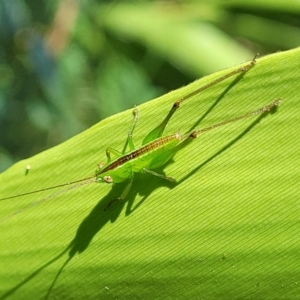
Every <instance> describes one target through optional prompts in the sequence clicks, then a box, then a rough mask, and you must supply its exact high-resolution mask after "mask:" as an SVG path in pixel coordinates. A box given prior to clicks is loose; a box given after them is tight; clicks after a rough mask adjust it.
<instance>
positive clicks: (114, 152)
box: [106, 147, 122, 163]
mask: <svg viewBox="0 0 300 300" xmlns="http://www.w3.org/2000/svg"><path fill="white" fill-rule="evenodd" d="M111 153H112V154H114V155H115V156H117V157H119V156H121V155H122V152H120V151H118V150H116V149H114V148H111V147H108V148H107V149H106V156H107V162H108V163H109V162H110V161H111Z"/></svg>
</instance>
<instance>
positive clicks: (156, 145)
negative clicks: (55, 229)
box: [0, 56, 281, 221]
mask: <svg viewBox="0 0 300 300" xmlns="http://www.w3.org/2000/svg"><path fill="white" fill-rule="evenodd" d="M255 63H256V56H255V57H254V58H253V59H252V61H250V62H249V63H247V64H246V65H244V66H242V67H240V68H238V69H236V70H234V71H232V72H229V73H227V74H225V75H223V76H222V77H219V78H217V79H216V80H214V81H212V82H210V83H208V84H206V85H204V86H201V87H200V88H198V89H196V90H194V91H193V92H191V93H189V94H187V95H185V96H184V97H182V98H180V99H179V100H177V101H176V102H174V104H173V106H172V108H171V110H170V111H169V113H168V114H167V116H166V117H165V118H164V120H163V121H162V122H161V123H160V124H159V125H158V126H157V127H155V128H154V129H153V130H152V131H150V132H149V133H148V134H147V135H146V137H145V138H144V140H143V142H142V146H141V147H139V148H137V149H136V148H135V147H134V143H133V139H132V136H133V131H134V129H135V126H136V123H137V120H138V109H137V108H136V107H135V108H134V110H133V115H134V120H133V124H132V127H131V129H130V131H129V133H128V137H127V139H126V142H125V145H124V148H123V150H122V152H120V151H118V150H116V149H114V148H107V149H106V156H107V161H106V163H101V164H99V168H98V169H97V170H96V172H95V174H94V175H93V176H90V177H86V178H83V179H80V180H76V181H72V182H68V183H63V184H60V185H56V186H51V187H48V188H44V189H40V190H36V191H32V192H27V193H23V194H18V195H14V196H10V197H5V198H0V200H8V199H12V198H16V197H20V196H25V195H30V194H34V193H38V192H42V191H47V190H50V189H54V188H59V187H63V186H69V187H68V188H66V189H63V190H60V191H58V192H57V193H54V194H52V195H50V196H47V197H45V198H43V199H40V200H38V201H36V202H34V203H32V204H30V205H28V206H25V207H24V208H22V209H20V210H18V211H16V212H14V213H12V214H10V215H8V216H7V217H5V218H4V219H2V220H0V221H4V220H7V219H9V218H11V217H12V216H14V215H16V214H18V213H20V212H23V211H24V210H26V209H28V208H30V207H32V206H35V205H37V204H39V203H41V202H44V201H46V200H49V199H51V198H54V197H55V196H57V195H59V194H62V193H64V192H66V191H69V190H72V189H75V188H77V187H79V186H82V185H85V184H89V183H92V182H96V183H108V184H114V183H120V182H123V181H128V183H127V185H126V187H125V189H124V190H123V192H122V193H121V195H119V197H117V198H116V199H114V200H123V199H125V198H126V196H127V194H128V193H129V191H130V189H131V187H132V183H133V179H134V173H141V172H142V173H149V174H152V175H154V176H158V177H160V178H163V179H166V180H169V181H175V180H174V179H173V178H172V177H168V176H165V175H162V174H160V173H157V172H155V171H154V170H155V169H157V168H159V167H161V166H163V165H165V164H166V163H167V162H168V161H170V160H171V159H172V158H173V156H174V155H175V154H176V153H177V152H178V151H179V150H181V149H182V148H183V147H185V146H186V145H188V144H189V143H190V142H191V141H193V140H194V139H195V138H196V137H197V136H198V135H200V134H202V133H204V132H207V131H210V130H212V129H215V128H218V127H221V126H224V125H226V124H229V123H232V122H235V121H237V120H242V119H246V118H248V117H251V116H255V115H258V114H262V113H268V112H270V111H271V110H272V109H273V108H276V107H277V106H278V105H279V104H280V102H281V99H277V100H274V101H273V102H272V103H270V104H268V105H265V106H264V107H262V108H259V109H257V110H254V111H251V112H249V113H246V114H243V115H240V116H237V117H234V118H232V119H228V120H225V121H222V122H220V123H217V124H214V125H211V126H209V127H206V128H203V129H198V130H193V131H192V132H189V133H186V134H181V133H179V132H177V133H175V134H171V135H167V136H163V132H164V130H165V128H166V126H167V124H168V122H169V120H170V119H171V117H172V116H173V114H174V113H175V111H176V110H177V109H178V108H179V107H180V105H181V103H182V102H183V101H185V100H187V99H188V98H190V97H192V96H194V95H197V94H199V93H200V92H202V91H204V90H206V89H208V88H209V87H211V86H213V85H215V84H218V83H219V82H221V81H223V80H225V79H227V78H229V77H231V76H234V75H237V74H240V73H244V72H247V71H248V70H249V69H251V68H252V67H253V66H254V65H255ZM128 146H129V152H126V149H127V147H128ZM112 155H114V156H115V158H114V159H112ZM70 185H71V186H70ZM111 203H112V201H111V202H110V203H109V204H108V206H107V207H109V206H110V204H111Z"/></svg>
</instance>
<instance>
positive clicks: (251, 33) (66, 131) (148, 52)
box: [0, 0, 300, 170]
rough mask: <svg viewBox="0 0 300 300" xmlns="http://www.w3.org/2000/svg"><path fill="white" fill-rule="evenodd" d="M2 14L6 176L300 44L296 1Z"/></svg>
mask: <svg viewBox="0 0 300 300" xmlns="http://www.w3.org/2000/svg"><path fill="white" fill-rule="evenodd" d="M0 14H1V18H0V22H1V26H0V30H1V31H0V53H1V55H0V76H1V89H0V128H1V139H0V170H4V169H6V168H7V167H8V166H9V165H11V164H12V163H13V162H15V161H17V160H19V159H22V158H26V157H29V156H31V155H33V154H35V153H38V152H40V151H41V150H44V149H46V148H48V147H51V146H53V145H56V144H58V143H60V142H61V141H63V140H65V139H67V138H69V137H71V136H73V135H74V134H76V133H78V132H81V131H82V130H84V129H85V128H88V127H89V126H91V125H93V124H95V123H96V122H98V121H99V120H101V119H102V118H105V117H107V116H109V115H112V114H114V113H116V112H119V111H122V110H124V109H126V108H131V107H133V106H134V105H138V104H140V103H142V102H144V101H146V100H149V99H152V98H154V97H155V96H158V95H160V94H163V93H165V92H167V91H169V90H172V89H175V88H178V87H181V86H183V85H185V84H187V83H189V82H191V81H193V80H194V79H195V78H198V77H201V76H203V75H205V74H209V73H212V72H214V71H216V70H219V69H222V68H225V67H228V66H232V65H235V64H236V63H240V62H242V61H245V60H249V59H250V58H251V57H252V56H253V54H254V53H256V52H259V53H261V54H262V55H264V54H267V53H271V52H276V51H279V50H286V49H290V48H293V47H295V46H298V45H299V40H300V29H299V26H300V24H299V23H300V22H299V4H297V2H295V1H292V0H287V1H263V2H261V1H253V0H252V1H251V0H247V1H242V2H241V1H184V2H180V1H136V2H134V1H121V2H105V1H95V0H94V1H75V0H74V1H70V0H69V1H60V2H59V1H39V2H38V3H37V2H36V1H23V0H16V1H10V0H3V1H1V3H0ZM157 109H159V108H157Z"/></svg>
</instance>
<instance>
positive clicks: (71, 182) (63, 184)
mask: <svg viewBox="0 0 300 300" xmlns="http://www.w3.org/2000/svg"><path fill="white" fill-rule="evenodd" d="M92 178H95V175H93V176H89V177H86V178H83V179H79V180H75V181H70V182H67V183H62V184H58V185H55V186H50V187H47V188H44V189H40V190H36V191H32V192H26V193H22V194H17V195H14V196H9V197H4V198H0V201H3V200H8V199H12V198H17V197H22V196H27V195H31V194H35V193H39V192H44V191H48V190H52V189H56V188H59V187H63V186H66V185H70V184H74V183H79V182H82V181H87V180H89V179H92Z"/></svg>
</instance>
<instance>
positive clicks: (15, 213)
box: [0, 176, 96, 223]
mask: <svg viewBox="0 0 300 300" xmlns="http://www.w3.org/2000/svg"><path fill="white" fill-rule="evenodd" d="M93 177H94V176H93ZM79 181H80V180H78V181H77V182H79ZM81 181H82V180H81ZM92 182H96V179H87V180H86V181H83V182H80V183H78V184H74V185H72V186H70V187H68V188H66V189H63V190H61V191H58V192H56V193H54V194H51V195H49V196H47V197H45V198H42V199H40V200H38V201H35V202H33V203H31V204H29V205H27V206H25V207H23V208H21V209H19V210H17V211H15V212H13V213H11V214H10V215H8V216H6V217H4V218H3V219H1V220H0V223H1V222H4V221H6V220H7V219H10V218H12V217H13V216H15V215H17V214H19V213H21V212H23V211H24V210H27V209H29V208H31V207H33V206H36V205H39V204H40V203H42V202H45V201H48V200H50V199H52V198H54V197H56V196H58V195H60V194H63V193H66V192H68V191H70V190H74V189H76V188H78V187H80V186H82V185H85V184H89V183H92ZM65 185H66V184H65ZM60 186H63V185H60ZM55 187H57V186H55ZM55 187H53V188H55ZM49 189H50V188H47V189H44V190H49ZM39 191H42V190H39ZM27 194H32V193H26V194H21V196H23V195H27ZM14 197H15V196H13V197H11V198H14ZM2 200H3V199H2Z"/></svg>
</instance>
